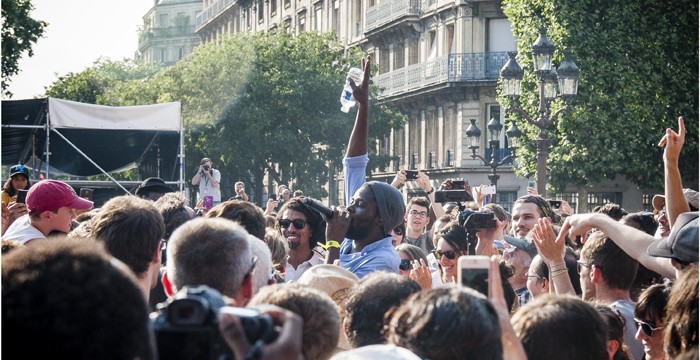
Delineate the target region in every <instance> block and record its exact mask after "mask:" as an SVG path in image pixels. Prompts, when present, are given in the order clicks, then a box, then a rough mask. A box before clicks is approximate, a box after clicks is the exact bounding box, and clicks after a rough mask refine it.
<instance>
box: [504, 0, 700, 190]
mask: <svg viewBox="0 0 700 360" xmlns="http://www.w3.org/2000/svg"><path fill="white" fill-rule="evenodd" d="M503 9H504V12H505V14H506V15H507V16H508V19H509V20H510V21H511V23H512V24H513V32H514V34H515V36H516V38H517V39H518V49H519V51H520V54H519V55H518V63H519V64H520V65H521V67H522V68H523V69H524V70H525V72H526V74H525V78H524V79H523V94H524V95H523V96H522V99H520V104H521V107H523V108H524V109H525V110H526V111H527V112H528V114H531V116H534V115H536V113H537V111H536V110H537V83H536V79H535V76H534V74H533V72H532V59H531V57H530V56H531V51H530V46H531V45H532V43H533V42H534V41H535V39H536V37H537V35H538V31H537V29H538V28H539V27H540V26H545V27H546V28H547V36H548V37H549V39H550V41H552V43H554V44H555V46H556V50H555V64H556V65H558V64H559V63H560V62H561V61H562V60H563V54H562V51H563V50H571V51H573V60H574V61H575V62H576V64H577V66H578V67H579V68H580V69H581V76H580V78H579V91H578V95H577V96H576V98H575V99H574V111H573V112H571V113H569V114H562V115H561V116H560V118H559V119H560V120H559V122H558V123H557V124H556V126H555V127H553V128H551V129H549V131H548V135H549V137H550V138H552V140H553V143H552V146H551V147H550V155H549V159H548V163H547V172H548V178H549V180H548V182H549V184H550V185H551V186H552V187H553V188H554V189H555V190H562V189H563V188H564V187H566V186H567V185H574V186H593V185H595V184H598V183H600V182H601V181H603V180H604V179H613V178H614V177H615V176H616V175H618V174H619V175H622V176H625V177H626V178H627V179H629V180H630V181H632V182H634V183H636V184H637V185H638V186H639V187H641V188H649V189H658V188H661V187H662V186H663V159H662V157H661V154H662V150H661V149H659V148H658V147H657V146H656V144H657V143H658V141H659V140H660V139H661V137H662V136H663V134H664V131H665V129H666V128H669V127H670V128H673V129H675V130H677V128H678V125H677V119H678V116H679V115H682V116H683V117H684V119H685V124H686V127H687V131H688V133H687V136H686V145H685V147H684V149H683V154H682V156H681V160H680V161H681V163H680V166H681V171H682V173H683V174H685V175H687V176H689V179H691V180H692V179H694V180H695V181H697V174H698V158H697V154H698V72H697V69H698V2H697V1H694V0H678V1H649V0H642V1H636V2H629V1H622V0H613V1H596V0H585V1H580V0H565V1H553V0H537V1H533V0H504V1H503ZM561 105H562V104H561V102H557V103H556V104H555V105H553V106H552V109H554V110H556V109H558V108H560V107H561ZM518 124H519V125H520V124H523V122H522V121H519V122H518ZM523 132H525V133H526V136H527V137H528V138H530V139H534V138H535V137H536V136H537V131H536V128H534V127H533V126H527V127H526V129H523ZM519 155H520V159H521V161H520V163H521V169H520V172H521V173H522V174H524V175H532V174H534V173H535V172H536V149H535V148H534V146H532V145H530V146H529V147H526V148H524V149H523V150H520V151H519Z"/></svg>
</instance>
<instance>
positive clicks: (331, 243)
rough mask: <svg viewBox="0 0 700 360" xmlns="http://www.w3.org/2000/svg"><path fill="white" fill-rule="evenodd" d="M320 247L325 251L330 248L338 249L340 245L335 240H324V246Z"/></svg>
mask: <svg viewBox="0 0 700 360" xmlns="http://www.w3.org/2000/svg"><path fill="white" fill-rule="evenodd" d="M321 247H322V248H324V249H325V250H328V249H330V248H336V249H340V244H339V243H338V242H337V241H335V240H326V244H325V245H321Z"/></svg>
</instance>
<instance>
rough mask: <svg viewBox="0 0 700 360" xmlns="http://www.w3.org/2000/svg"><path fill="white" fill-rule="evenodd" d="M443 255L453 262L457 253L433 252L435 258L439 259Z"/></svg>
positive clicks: (452, 251)
mask: <svg viewBox="0 0 700 360" xmlns="http://www.w3.org/2000/svg"><path fill="white" fill-rule="evenodd" d="M443 255H445V257H446V258H448V259H450V260H454V258H455V257H456V256H457V252H456V251H454V250H447V251H442V250H435V257H436V258H438V259H441V258H442V256H443Z"/></svg>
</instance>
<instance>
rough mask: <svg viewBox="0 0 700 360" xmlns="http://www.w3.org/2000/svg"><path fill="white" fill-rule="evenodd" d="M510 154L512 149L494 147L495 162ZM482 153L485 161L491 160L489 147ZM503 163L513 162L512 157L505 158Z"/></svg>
mask: <svg viewBox="0 0 700 360" xmlns="http://www.w3.org/2000/svg"><path fill="white" fill-rule="evenodd" d="M511 154H513V149H511V148H498V149H496V162H499V161H501V159H503V158H504V157H506V156H508V155H511ZM484 155H486V156H484V159H486V161H491V148H487V149H486V153H485V154H484ZM504 164H513V157H512V156H511V158H510V159H508V160H506V162H504Z"/></svg>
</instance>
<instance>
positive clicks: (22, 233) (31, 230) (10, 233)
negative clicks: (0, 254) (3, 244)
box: [2, 214, 46, 245]
mask: <svg viewBox="0 0 700 360" xmlns="http://www.w3.org/2000/svg"><path fill="white" fill-rule="evenodd" d="M2 239H3V240H14V241H19V243H20V244H22V245H24V244H25V243H26V242H27V241H29V240H34V239H46V236H44V234H43V233H42V232H41V231H39V230H38V229H37V228H35V227H34V226H32V224H30V223H29V214H25V215H22V216H21V217H20V218H17V219H16V220H15V221H14V222H13V223H12V225H10V227H9V228H8V229H7V231H6V232H5V235H3V236H2Z"/></svg>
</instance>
